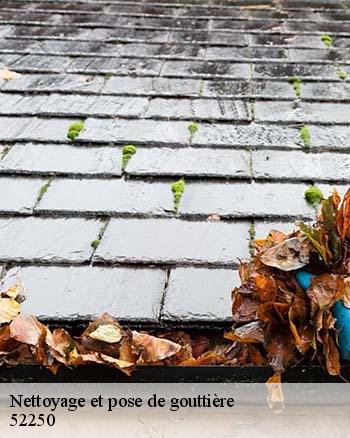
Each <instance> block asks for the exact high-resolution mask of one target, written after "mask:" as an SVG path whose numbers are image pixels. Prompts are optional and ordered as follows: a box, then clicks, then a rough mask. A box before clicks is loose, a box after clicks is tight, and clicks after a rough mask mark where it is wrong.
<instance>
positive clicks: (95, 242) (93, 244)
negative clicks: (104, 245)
mask: <svg viewBox="0 0 350 438" xmlns="http://www.w3.org/2000/svg"><path fill="white" fill-rule="evenodd" d="M108 223H109V220H106V221H105V222H104V223H103V225H102V226H101V229H100V231H99V233H98V236H97V239H95V240H93V241H92V242H91V248H92V249H93V250H94V251H96V249H97V248H98V247H99V245H100V243H101V240H102V237H103V235H104V233H105V231H106V228H107V225H108Z"/></svg>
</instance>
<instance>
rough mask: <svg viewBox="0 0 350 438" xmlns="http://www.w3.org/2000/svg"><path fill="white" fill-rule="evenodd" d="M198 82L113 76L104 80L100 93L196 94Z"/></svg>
mask: <svg viewBox="0 0 350 438" xmlns="http://www.w3.org/2000/svg"><path fill="white" fill-rule="evenodd" d="M199 92H200V82H199V81H197V80H195V79H176V78H157V77H155V78H147V77H127V76H114V77H111V78H110V79H108V80H107V81H106V82H105V85H104V87H103V90H102V93H116V94H118V93H119V94H122V93H125V94H132V95H138V94H145V95H161V96H166V95H181V96H197V95H199Z"/></svg>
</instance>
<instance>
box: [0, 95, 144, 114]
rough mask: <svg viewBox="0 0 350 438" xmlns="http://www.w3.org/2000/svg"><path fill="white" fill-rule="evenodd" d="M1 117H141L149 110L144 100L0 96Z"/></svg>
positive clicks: (128, 98)
mask: <svg viewBox="0 0 350 438" xmlns="http://www.w3.org/2000/svg"><path fill="white" fill-rule="evenodd" d="M0 100H1V102H2V105H1V107H0V114H1V115H10V114H11V115H20V114H26V115H45V116H46V115H47V116H57V115H58V116H68V117H69V116H73V117H74V116H75V117H86V116H98V117H103V116H110V117H112V116H113V117H115V116H119V117H120V116H127V117H137V116H140V115H142V113H143V112H144V111H145V110H146V107H147V106H148V100H147V99H146V98H144V97H112V96H99V95H96V96H84V95H81V96H80V95H78V96H77V95H60V94H51V95H50V96H43V95H39V96H23V95H22V94H0Z"/></svg>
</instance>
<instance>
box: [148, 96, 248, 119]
mask: <svg viewBox="0 0 350 438" xmlns="http://www.w3.org/2000/svg"><path fill="white" fill-rule="evenodd" d="M145 117H163V118H164V117H165V118H176V119H190V120H191V119H196V120H200V119H207V120H212V119H214V120H238V121H248V120H249V119H250V115H249V111H248V107H247V105H246V103H245V102H242V101H232V100H220V101H217V100H212V99H210V100H208V99H196V100H191V99H164V98H156V99H152V100H151V102H150V105H149V107H148V109H147V111H146V114H145Z"/></svg>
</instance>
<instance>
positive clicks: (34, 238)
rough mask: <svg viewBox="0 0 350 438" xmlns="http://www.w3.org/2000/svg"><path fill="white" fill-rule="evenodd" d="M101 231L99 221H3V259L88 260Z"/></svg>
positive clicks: (0, 230)
mask: <svg viewBox="0 0 350 438" xmlns="http://www.w3.org/2000/svg"><path fill="white" fill-rule="evenodd" d="M99 230H100V221H97V220H83V219H77V218H71V219H67V218H65V219H39V218H35V217H28V218H12V219H5V218H0V241H1V248H0V260H2V261H24V260H28V261H43V262H55V263H57V262H70V263H73V264H74V263H78V262H83V261H87V260H89V258H90V257H91V255H92V251H93V249H92V247H91V242H92V241H93V240H95V239H97V236H98V233H99Z"/></svg>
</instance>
